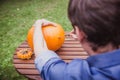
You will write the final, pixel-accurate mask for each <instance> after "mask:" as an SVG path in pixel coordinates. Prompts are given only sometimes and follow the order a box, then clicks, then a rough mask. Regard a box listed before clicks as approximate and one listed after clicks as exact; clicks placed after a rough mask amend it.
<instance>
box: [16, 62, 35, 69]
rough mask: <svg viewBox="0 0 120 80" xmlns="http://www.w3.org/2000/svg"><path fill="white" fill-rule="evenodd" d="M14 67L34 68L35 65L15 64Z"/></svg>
mask: <svg viewBox="0 0 120 80" xmlns="http://www.w3.org/2000/svg"><path fill="white" fill-rule="evenodd" d="M15 68H17V69H35V65H33V64H19V63H18V64H15Z"/></svg>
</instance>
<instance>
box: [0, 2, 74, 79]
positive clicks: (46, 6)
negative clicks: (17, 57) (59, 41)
mask: <svg viewBox="0 0 120 80" xmlns="http://www.w3.org/2000/svg"><path fill="white" fill-rule="evenodd" d="M68 1H69V0H1V1H0V80H27V79H26V78H25V77H24V76H21V75H19V74H18V73H17V72H16V70H15V69H14V66H13V63H12V58H13V54H14V52H15V49H16V48H17V47H18V45H20V44H21V42H23V41H24V40H25V39H26V35H27V31H28V30H29V29H30V27H31V26H32V24H33V23H34V22H35V20H37V19H42V18H45V19H48V20H50V21H53V22H56V23H59V24H61V25H62V26H63V28H64V30H65V31H70V30H71V29H72V27H71V25H70V22H69V20H68V18H67V6H68Z"/></svg>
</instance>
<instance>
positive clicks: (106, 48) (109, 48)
mask: <svg viewBox="0 0 120 80" xmlns="http://www.w3.org/2000/svg"><path fill="white" fill-rule="evenodd" d="M82 46H83V48H84V49H85V50H86V52H87V53H88V54H89V55H96V54H102V53H105V52H111V51H113V50H116V49H117V48H116V47H114V46H113V45H112V44H111V43H109V44H108V45H106V46H103V47H99V48H98V49H97V50H96V51H93V50H92V48H91V46H90V44H89V43H87V42H86V43H84V44H82Z"/></svg>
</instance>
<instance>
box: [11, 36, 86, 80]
mask: <svg viewBox="0 0 120 80" xmlns="http://www.w3.org/2000/svg"><path fill="white" fill-rule="evenodd" d="M22 48H30V47H29V46H28V44H27V41H25V42H23V43H22V44H21V45H20V46H19V47H18V48H17V49H16V52H17V51H19V50H20V49H22ZM16 52H15V54H14V55H13V64H14V67H15V69H16V70H17V71H18V72H19V73H20V74H21V75H24V76H25V77H27V78H28V79H29V80H42V79H41V77H40V73H39V72H38V70H37V69H36V68H35V64H34V59H35V57H34V55H33V56H32V58H31V59H30V60H21V59H19V58H18V57H17V56H16ZM56 53H57V54H58V55H59V56H60V57H61V58H62V59H63V60H64V61H65V62H68V63H69V62H70V61H71V60H72V59H75V58H82V59H85V58H87V57H88V54H87V53H86V52H85V50H84V49H83V48H82V47H81V45H80V44H79V41H77V40H75V39H73V38H71V37H70V36H69V35H67V34H66V39H65V42H64V44H63V45H62V47H61V48H60V49H59V50H58V51H56Z"/></svg>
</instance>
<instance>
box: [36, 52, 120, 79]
mask: <svg viewBox="0 0 120 80" xmlns="http://www.w3.org/2000/svg"><path fill="white" fill-rule="evenodd" d="M35 65H36V68H37V69H38V70H39V72H40V73H41V76H42V78H43V79H44V80H120V50H115V51H112V52H108V53H103V54H98V55H94V56H90V57H89V58H87V59H86V60H82V59H75V60H73V61H71V62H70V63H69V64H68V63H65V62H64V61H63V60H61V59H60V58H59V56H57V55H56V53H54V52H52V51H45V52H43V53H40V55H39V56H38V57H37V58H36V59H35Z"/></svg>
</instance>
